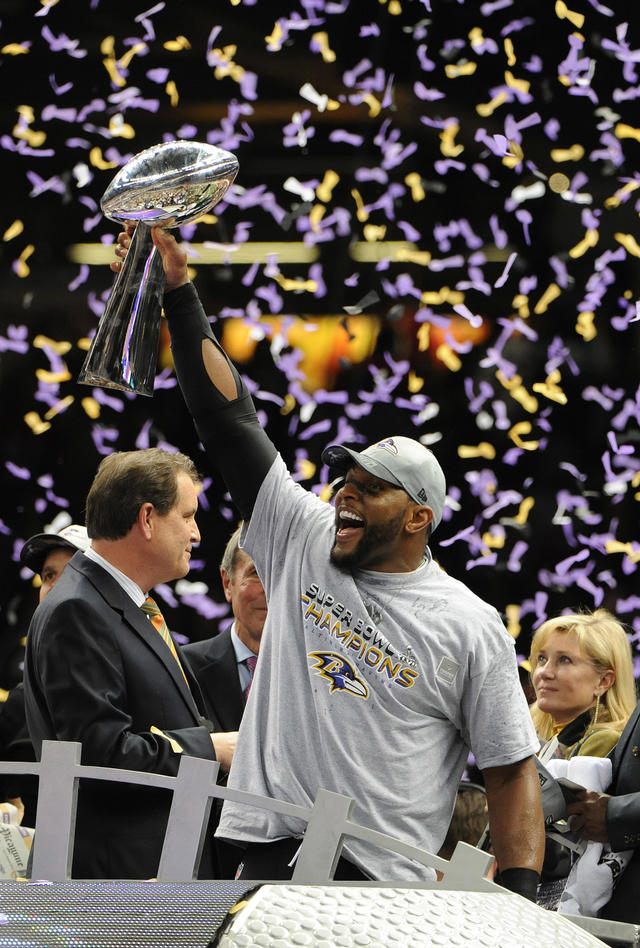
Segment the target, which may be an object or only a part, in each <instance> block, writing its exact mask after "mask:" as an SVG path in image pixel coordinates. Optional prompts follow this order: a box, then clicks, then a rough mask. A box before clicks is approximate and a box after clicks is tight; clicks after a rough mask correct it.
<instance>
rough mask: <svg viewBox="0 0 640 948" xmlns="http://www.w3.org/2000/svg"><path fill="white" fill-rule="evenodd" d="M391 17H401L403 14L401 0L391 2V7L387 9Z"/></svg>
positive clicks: (390, 0)
mask: <svg viewBox="0 0 640 948" xmlns="http://www.w3.org/2000/svg"><path fill="white" fill-rule="evenodd" d="M387 9H388V10H389V13H390V14H391V16H400V14H401V13H402V4H401V3H400V2H399V0H389V6H388V8H387Z"/></svg>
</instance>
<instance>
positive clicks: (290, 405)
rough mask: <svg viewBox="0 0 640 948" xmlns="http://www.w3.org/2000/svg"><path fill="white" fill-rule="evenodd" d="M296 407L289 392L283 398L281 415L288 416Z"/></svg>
mask: <svg viewBox="0 0 640 948" xmlns="http://www.w3.org/2000/svg"><path fill="white" fill-rule="evenodd" d="M295 407H296V400H295V398H294V397H293V395H292V394H291V393H290V392H287V394H286V395H285V397H284V405H283V406H282V408H281V409H280V414H281V415H289V414H290V413H291V412H292V411H293V409H294V408H295Z"/></svg>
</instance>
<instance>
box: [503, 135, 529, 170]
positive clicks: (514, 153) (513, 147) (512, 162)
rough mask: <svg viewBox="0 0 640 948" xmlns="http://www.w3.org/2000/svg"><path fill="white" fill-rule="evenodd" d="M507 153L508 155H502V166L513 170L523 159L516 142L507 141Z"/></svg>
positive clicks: (521, 151)
mask: <svg viewBox="0 0 640 948" xmlns="http://www.w3.org/2000/svg"><path fill="white" fill-rule="evenodd" d="M509 152H510V154H508V155H503V157H502V164H503V165H504V166H505V167H506V168H515V167H516V165H519V164H520V162H521V161H522V159H523V158H524V152H523V150H522V148H521V147H520V145H519V144H518V143H517V142H512V141H509Z"/></svg>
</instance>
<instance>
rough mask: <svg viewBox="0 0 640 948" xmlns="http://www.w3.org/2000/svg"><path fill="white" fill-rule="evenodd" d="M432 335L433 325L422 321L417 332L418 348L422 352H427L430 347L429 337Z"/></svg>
mask: <svg viewBox="0 0 640 948" xmlns="http://www.w3.org/2000/svg"><path fill="white" fill-rule="evenodd" d="M430 335H431V326H430V325H429V323H422V325H421V326H420V328H419V329H418V331H417V333H416V337H417V339H418V349H419V350H420V352H426V350H427V349H428V348H429V337H430Z"/></svg>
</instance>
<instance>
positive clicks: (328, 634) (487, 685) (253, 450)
mask: <svg viewBox="0 0 640 948" xmlns="http://www.w3.org/2000/svg"><path fill="white" fill-rule="evenodd" d="M153 237H154V243H155V245H156V247H157V248H158V250H159V252H160V254H161V257H162V260H163V265H164V269H165V274H166V292H165V298H164V308H165V314H166V316H167V320H168V324H169V329H170V332H171V340H172V348H173V355H174V361H175V365H176V371H177V375H178V380H179V382H180V387H181V389H182V392H183V395H184V397H185V400H186V402H187V404H188V406H189V409H190V411H191V413H192V415H193V417H194V421H195V424H196V429H197V431H198V434H199V436H200V438H201V440H202V442H203V444H204V446H205V449H206V450H207V453H208V455H209V457H210V458H211V459H212V460H213V461H214V462H215V463H216V465H217V466H218V467H219V468H220V471H221V473H222V476H223V478H224V480H225V482H226V484H227V487H228V488H229V491H230V493H231V495H232V497H233V500H234V503H235V504H236V506H237V507H238V509H239V510H240V513H241V514H242V517H243V518H244V520H245V522H247V523H249V526H248V528H247V529H245V535H244V536H243V544H244V545H245V548H246V550H247V552H248V553H249V554H250V555H251V556H252V558H253V559H254V561H255V563H256V566H257V568H258V571H259V573H260V577H261V579H262V581H263V584H264V586H265V590H266V592H267V599H268V603H269V614H268V618H267V622H266V624H265V629H264V633H263V639H262V645H261V657H260V662H259V665H258V671H257V675H256V678H255V679H254V683H253V685H252V690H251V695H250V698H249V702H248V704H247V708H246V711H245V715H244V718H243V722H242V725H241V731H240V735H239V739H238V745H237V750H236V754H235V757H234V762H233V765H232V768H231V773H230V776H229V785H230V786H232V787H239V788H241V789H243V790H251V791H255V792H258V793H267V794H270V795H273V796H275V797H278V798H280V799H284V800H287V801H289V802H291V803H297V804H300V805H302V806H309V805H310V804H311V803H312V802H313V800H314V798H315V795H316V793H317V791H318V789H319V788H320V787H325V788H328V789H330V790H335V791H337V792H340V793H344V794H347V795H349V796H353V797H354V798H355V800H356V807H355V811H354V818H355V819H356V820H357V821H359V822H361V823H363V824H366V825H368V826H371V827H373V828H375V829H379V830H381V831H383V832H387V833H390V834H392V835H395V836H397V837H399V838H401V839H404V840H406V841H408V842H410V843H413V844H416V845H418V846H422V847H424V848H427V849H430V850H432V851H434V852H435V851H437V849H438V848H439V846H440V845H441V843H442V841H443V839H444V836H445V834H446V830H447V827H448V825H449V820H450V817H451V814H452V812H453V807H454V802H455V795H456V790H457V786H458V780H459V777H460V775H461V773H462V770H463V767H464V763H465V760H466V757H467V753H468V751H469V749H471V750H472V751H473V753H474V754H475V756H476V760H477V761H478V764H479V766H480V767H481V768H482V771H483V775H484V780H485V784H486V789H487V799H488V805H489V818H490V824H491V834H492V840H493V845H494V851H495V855H496V858H497V862H498V870H499V875H498V878H499V880H500V881H501V882H502V883H503V884H504V885H505V886H507V887H508V888H510V889H513V890H514V891H517V892H520V893H521V894H523V895H527V896H528V897H530V898H535V892H536V886H537V882H538V878H539V871H540V868H541V863H542V856H543V851H544V824H543V817H542V808H541V802H540V791H539V783H538V777H537V772H536V769H535V765H534V762H533V754H534V753H535V751H536V750H537V746H538V742H537V741H536V738H535V734H534V732H533V728H532V725H531V721H530V717H529V714H528V709H527V705H526V702H525V699H524V696H523V693H522V689H521V687H520V684H519V679H518V674H517V668H516V662H515V654H514V648H513V642H512V641H511V640H510V639H509V636H508V635H507V633H506V631H505V629H504V627H503V625H502V622H501V621H500V618H499V616H498V614H497V613H496V611H495V610H494V609H492V608H491V607H490V606H488V605H487V604H486V603H484V602H482V601H481V600H480V599H478V597H476V596H475V595H473V594H472V593H471V592H470V591H469V590H468V589H467V588H466V587H465V586H464V585H463V584H462V583H459V582H457V581H456V580H453V579H451V578H450V577H448V576H447V575H446V574H445V573H444V572H443V571H442V570H441V569H440V568H439V567H438V566H437V565H436V564H435V563H434V562H433V560H432V558H431V556H430V554H429V551H428V547H427V543H428V540H429V537H430V536H431V533H432V531H433V530H434V529H435V527H437V525H438V523H439V521H440V518H441V516H442V510H443V507H444V501H445V479H444V475H443V473H442V470H441V469H440V465H439V464H438V462H437V461H436V459H435V457H434V456H433V454H432V453H431V452H430V451H429V450H428V449H427V448H425V447H424V446H423V445H421V444H420V443H419V442H417V441H414V440H412V439H410V438H397V437H394V438H387V439H384V440H382V441H380V442H378V443H377V444H374V445H371V446H370V447H369V448H367V449H366V451H363V452H357V451H353V450H351V449H349V448H346V447H344V446H341V445H333V446H331V447H330V448H329V449H327V451H325V454H324V455H323V460H324V461H325V463H327V464H329V466H330V467H332V468H334V469H337V470H339V471H341V472H342V473H343V474H344V476H345V484H344V486H343V487H342V488H341V489H340V491H338V493H337V495H336V499H335V506H330V505H329V504H326V503H323V502H322V501H321V500H319V499H318V498H317V497H315V496H313V495H312V494H310V493H308V492H306V491H304V490H303V489H302V488H301V487H300V486H299V485H297V484H296V483H294V481H293V480H292V479H291V477H290V475H289V474H288V472H287V470H286V467H285V465H284V463H283V462H282V459H281V458H280V457H279V455H278V453H277V451H276V449H275V447H274V445H273V444H272V443H271V442H270V441H269V439H268V438H267V436H266V434H265V432H264V431H263V429H262V428H261V427H260V424H259V422H258V418H257V415H256V412H255V409H254V406H253V403H252V401H251V398H250V395H249V393H248V391H247V389H246V387H245V386H244V383H243V382H242V379H241V377H240V375H239V374H238V372H237V371H236V370H235V368H234V367H233V366H232V364H231V363H230V361H229V360H228V358H227V356H226V354H225V353H224V352H223V350H222V349H221V348H220V346H219V345H218V343H217V342H216V340H215V339H214V338H213V334H212V332H211V328H210V325H209V322H208V320H207V318H206V316H205V314H204V310H203V309H202V305H201V303H200V301H199V299H198V297H197V294H196V292H195V289H194V287H193V285H192V284H191V283H190V281H189V275H188V271H187V265H186V255H185V254H184V253H183V252H182V250H181V249H180V248H179V246H178V244H177V243H176V241H175V239H174V238H173V237H172V236H171V235H170V234H169V233H167V232H166V231H162V230H161V229H159V228H154V230H153ZM128 243H129V236H128V235H127V234H124V233H123V234H121V235H119V237H118V244H119V248H120V249H119V251H118V254H119V255H120V256H124V254H125V253H126V248H127V246H128ZM113 268H114V269H117V268H118V264H117V263H115V264H114V265H113ZM303 831H304V827H303V826H302V825H301V824H298V823H297V822H296V821H295V820H292V819H288V818H282V817H279V816H276V815H274V814H270V813H265V812H264V811H255V810H252V811H248V810H247V809H246V808H240V807H238V806H237V805H236V804H232V803H231V802H230V801H227V802H226V803H225V806H224V808H223V813H222V818H221V822H220V827H219V829H218V835H222V836H224V837H225V838H229V839H231V840H234V841H236V842H237V843H238V844H239V845H240V846H242V847H243V848H242V851H241V858H242V862H243V864H244V868H243V870H242V876H241V877H242V878H248V879H259V878H270V879H275V878H289V877H290V875H291V872H292V869H291V868H290V864H291V860H292V858H293V857H294V855H295V851H296V849H297V846H298V844H299V837H300V836H301V835H302V833H303ZM426 871H427V870H424V868H423V867H420V866H418V865H416V864H414V863H412V862H410V861H409V860H406V859H404V858H402V857H392V858H390V857H389V855H388V854H386V855H385V856H384V857H383V856H381V854H380V852H378V851H376V850H375V849H374V848H373V847H370V846H367V845H364V844H361V843H355V842H353V841H349V842H348V844H347V847H346V848H345V854H344V858H343V860H342V864H341V865H340V867H339V872H338V873H337V874H336V878H339V877H340V878H345V879H357V878H362V877H369V878H375V879H383V880H386V881H387V880H388V881H396V880H397V881H400V880H406V879H417V878H421V877H424V875H425V873H426Z"/></svg>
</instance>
